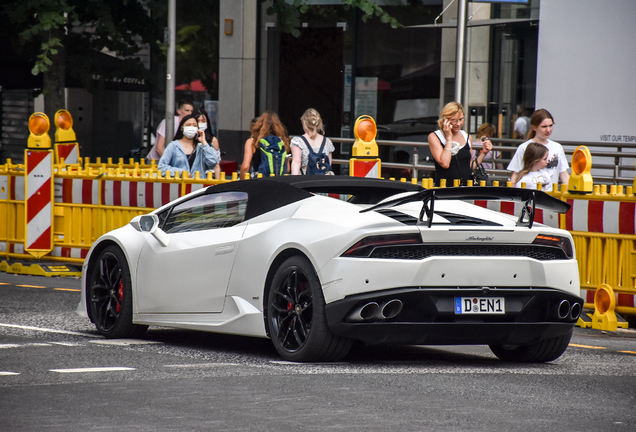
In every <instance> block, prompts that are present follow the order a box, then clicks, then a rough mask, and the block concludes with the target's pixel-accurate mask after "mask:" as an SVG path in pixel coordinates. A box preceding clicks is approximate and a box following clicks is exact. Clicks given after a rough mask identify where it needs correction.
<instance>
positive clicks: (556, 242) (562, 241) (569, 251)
mask: <svg viewBox="0 0 636 432" xmlns="http://www.w3.org/2000/svg"><path fill="white" fill-rule="evenodd" d="M532 244H537V245H544V246H554V247H558V248H559V249H562V250H563V252H565V254H566V255H567V256H568V258H570V259H573V258H574V248H573V247H572V242H571V241H570V239H569V238H567V237H561V236H554V235H547V234H539V235H538V236H537V237H536V238H535V239H534V241H533V242H532Z"/></svg>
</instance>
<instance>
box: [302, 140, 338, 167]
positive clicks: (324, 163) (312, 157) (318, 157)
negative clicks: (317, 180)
mask: <svg viewBox="0 0 636 432" xmlns="http://www.w3.org/2000/svg"><path fill="white" fill-rule="evenodd" d="M301 138H302V139H303V141H305V145H306V146H307V150H309V155H307V172H306V173H305V174H307V175H325V174H328V173H330V172H331V171H332V170H331V164H330V163H329V155H327V154H325V153H323V152H322V151H323V150H324V149H325V142H326V138H325V137H322V144H321V145H320V150H318V152H315V151H314V149H313V148H311V145H309V142H307V139H305V137H304V136H301Z"/></svg>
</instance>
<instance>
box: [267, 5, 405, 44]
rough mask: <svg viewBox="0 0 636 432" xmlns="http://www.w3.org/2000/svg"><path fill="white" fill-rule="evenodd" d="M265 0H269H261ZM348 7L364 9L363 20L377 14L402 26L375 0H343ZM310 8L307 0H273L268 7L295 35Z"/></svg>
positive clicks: (279, 22) (395, 26)
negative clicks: (289, 0) (302, 17)
mask: <svg viewBox="0 0 636 432" xmlns="http://www.w3.org/2000/svg"><path fill="white" fill-rule="evenodd" d="M260 1H261V2H265V1H267V0H260ZM342 3H343V5H344V6H345V8H346V9H349V8H352V7H357V8H359V9H360V10H361V11H362V20H363V21H365V22H366V21H367V20H368V19H369V18H371V17H373V16H376V17H378V18H380V21H382V22H383V23H385V24H389V25H390V26H391V27H393V28H398V27H400V26H401V25H400V23H399V22H398V21H397V20H396V19H395V18H393V17H392V16H391V15H389V14H388V13H387V12H386V11H385V10H384V9H382V8H381V7H380V6H378V4H377V3H375V2H374V1H373V0H342ZM308 9H309V5H308V4H307V0H293V2H291V3H289V2H287V1H286V0H273V1H272V5H271V6H270V7H268V8H267V13H268V14H269V15H274V14H276V15H277V17H278V24H279V25H280V27H281V28H282V30H283V31H284V32H286V33H291V34H292V35H293V36H295V37H298V36H300V30H299V29H298V28H299V27H300V16H301V14H304V13H306V12H307V10H308Z"/></svg>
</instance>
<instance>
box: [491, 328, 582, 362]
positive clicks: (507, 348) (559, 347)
mask: <svg viewBox="0 0 636 432" xmlns="http://www.w3.org/2000/svg"><path fill="white" fill-rule="evenodd" d="M573 331H574V330H573V329H572V330H570V332H569V333H567V334H565V335H563V336H557V337H554V338H550V339H545V340H542V341H540V342H537V343H535V344H530V345H490V350H491V351H492V352H493V353H494V354H495V355H496V356H497V357H499V358H500V359H501V360H503V361H507V362H518V363H544V362H549V361H552V360H556V359H558V358H559V357H561V355H562V354H563V353H564V352H565V350H566V349H567V348H568V345H569V344H570V339H571V338H572V333H573Z"/></svg>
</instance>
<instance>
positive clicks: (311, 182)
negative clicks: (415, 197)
mask: <svg viewBox="0 0 636 432" xmlns="http://www.w3.org/2000/svg"><path fill="white" fill-rule="evenodd" d="M421 190H424V189H423V188H422V187H421V186H418V185H414V184H411V183H402V182H396V181H391V180H382V179H374V178H364V177H347V176H331V175H325V176H281V177H267V178H260V179H252V180H239V181H233V182H228V183H222V184H219V185H216V186H210V187H208V188H206V193H217V192H225V191H240V192H246V193H247V195H248V201H247V209H246V210H245V219H252V218H254V217H257V216H260V215H262V214H264V213H267V212H270V211H272V210H275V209H277V208H281V207H283V206H286V205H288V204H291V203H294V202H297V201H300V200H303V199H306V198H309V197H311V196H312V195H313V194H315V193H329V194H339V195H340V194H344V195H351V196H352V197H351V199H350V200H349V202H351V203H355V204H377V203H378V202H380V201H382V200H383V199H385V198H388V197H390V196H393V195H395V194H398V193H401V192H417V191H421Z"/></svg>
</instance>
